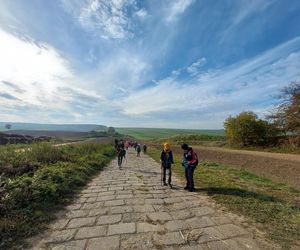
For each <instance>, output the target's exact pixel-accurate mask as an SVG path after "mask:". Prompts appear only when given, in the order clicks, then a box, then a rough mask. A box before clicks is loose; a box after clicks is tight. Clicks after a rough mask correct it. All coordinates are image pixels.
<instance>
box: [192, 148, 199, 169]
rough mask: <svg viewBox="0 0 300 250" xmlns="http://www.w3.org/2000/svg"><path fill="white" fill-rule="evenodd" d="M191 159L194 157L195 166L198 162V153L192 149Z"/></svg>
mask: <svg viewBox="0 0 300 250" xmlns="http://www.w3.org/2000/svg"><path fill="white" fill-rule="evenodd" d="M193 153H194V154H193V159H196V162H195V164H194V165H195V167H197V166H198V164H199V160H198V155H197V153H196V152H195V151H193Z"/></svg>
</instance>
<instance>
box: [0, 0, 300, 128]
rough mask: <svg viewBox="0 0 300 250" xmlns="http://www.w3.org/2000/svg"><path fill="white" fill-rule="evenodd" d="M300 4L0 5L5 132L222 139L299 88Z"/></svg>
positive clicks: (179, 0)
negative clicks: (73, 130)
mask: <svg viewBox="0 0 300 250" xmlns="http://www.w3.org/2000/svg"><path fill="white" fill-rule="evenodd" d="M299 13H300V1H299V0H289V1H286V0H216V1H211V0H151V1H150V0H148V1H138V0H111V1H106V0H52V1H47V0H42V1H41V0H31V1H23V0H2V1H1V2H0V120H1V121H20V122H41V123H98V124H104V125H112V126H119V127H120V126H134V127H172V128H207V129H214V128H222V127H223V121H224V119H225V118H226V117H228V116H229V115H235V114H238V113H239V112H241V111H245V110H252V111H254V112H256V113H257V114H259V116H260V117H264V115H265V114H268V112H269V111H270V110H271V109H272V108H273V107H274V104H276V101H277V100H276V98H275V97H276V96H277V95H278V91H279V90H280V89H281V88H282V87H283V86H285V85H287V84H288V83H290V82H291V81H298V80H300V70H299V69H300V28H299V27H300V15H299Z"/></svg>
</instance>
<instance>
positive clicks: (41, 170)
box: [0, 143, 115, 249]
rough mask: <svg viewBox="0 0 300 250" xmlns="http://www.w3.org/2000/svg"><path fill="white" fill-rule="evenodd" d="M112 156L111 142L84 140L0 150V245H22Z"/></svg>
mask: <svg viewBox="0 0 300 250" xmlns="http://www.w3.org/2000/svg"><path fill="white" fill-rule="evenodd" d="M114 155H115V150H114V147H113V145H111V144H97V143H84V144H74V145H67V146H63V147H54V145H51V144H49V143H41V144H35V145H32V146H31V148H30V150H23V151H20V150H19V151H16V150H15V149H14V148H9V147H8V148H6V149H4V148H2V149H1V150H0V157H1V160H0V167H1V176H0V187H1V188H0V242H1V244H0V248H1V249H8V248H12V247H14V248H22V245H21V240H22V239H24V238H25V237H28V236H31V235H33V234H35V233H37V232H39V231H40V230H41V229H43V228H45V225H46V223H47V222H48V221H49V220H51V218H52V217H53V212H55V211H56V210H57V209H58V208H61V207H62V206H63V205H64V204H67V203H68V202H69V201H70V200H71V199H72V195H73V194H74V193H76V192H77V191H78V190H80V188H82V187H83V186H84V185H85V184H86V183H87V182H88V181H89V180H90V179H91V177H92V176H93V175H94V174H95V173H97V172H98V171H100V170H101V169H102V168H103V167H104V166H105V165H106V164H107V163H108V162H109V161H110V160H111V158H113V157H114Z"/></svg>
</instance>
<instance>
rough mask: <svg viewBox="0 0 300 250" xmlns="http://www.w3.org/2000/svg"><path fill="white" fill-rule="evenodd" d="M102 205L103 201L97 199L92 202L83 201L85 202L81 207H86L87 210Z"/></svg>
mask: <svg viewBox="0 0 300 250" xmlns="http://www.w3.org/2000/svg"><path fill="white" fill-rule="evenodd" d="M103 205H104V203H103V202H100V201H97V202H94V203H85V204H83V206H82V208H81V209H87V210H91V209H97V208H101V207H103Z"/></svg>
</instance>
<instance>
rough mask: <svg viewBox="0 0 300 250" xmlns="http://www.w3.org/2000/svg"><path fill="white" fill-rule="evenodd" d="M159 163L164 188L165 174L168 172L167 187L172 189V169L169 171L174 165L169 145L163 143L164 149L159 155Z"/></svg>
mask: <svg viewBox="0 0 300 250" xmlns="http://www.w3.org/2000/svg"><path fill="white" fill-rule="evenodd" d="M160 161H161V168H162V172H163V183H164V185H165V186H166V185H167V183H166V172H167V170H168V175H169V178H168V184H169V186H170V187H171V188H172V185H171V181H172V180H171V176H172V169H171V164H173V163H174V160H173V154H172V150H171V147H170V144H169V143H164V149H163V150H162V151H161V154H160Z"/></svg>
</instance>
